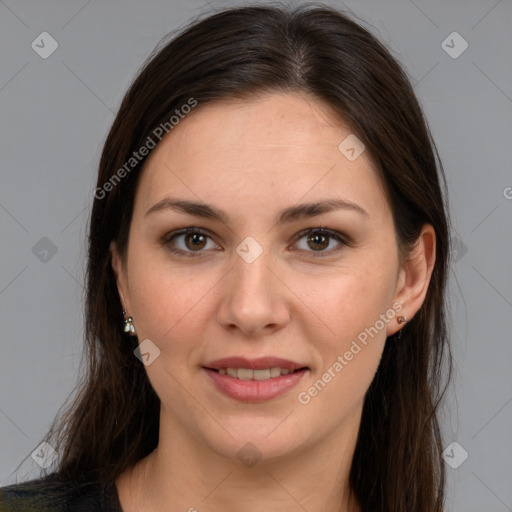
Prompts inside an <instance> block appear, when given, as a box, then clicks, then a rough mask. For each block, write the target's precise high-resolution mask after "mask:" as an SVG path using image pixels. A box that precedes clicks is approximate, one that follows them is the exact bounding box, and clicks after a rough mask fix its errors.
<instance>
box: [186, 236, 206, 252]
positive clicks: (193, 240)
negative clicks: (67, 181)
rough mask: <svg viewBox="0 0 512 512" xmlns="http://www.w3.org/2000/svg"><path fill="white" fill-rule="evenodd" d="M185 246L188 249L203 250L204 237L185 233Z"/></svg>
mask: <svg viewBox="0 0 512 512" xmlns="http://www.w3.org/2000/svg"><path fill="white" fill-rule="evenodd" d="M185 245H186V246H187V248H188V249H192V250H195V249H203V248H204V246H205V245H206V237H205V236H204V235H202V234H200V233H187V234H186V235H185Z"/></svg>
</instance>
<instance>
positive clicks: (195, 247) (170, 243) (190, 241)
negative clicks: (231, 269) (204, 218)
mask: <svg viewBox="0 0 512 512" xmlns="http://www.w3.org/2000/svg"><path fill="white" fill-rule="evenodd" d="M208 242H210V243H211V245H210V247H207V245H208ZM162 244H163V245H164V246H165V247H167V248H168V249H169V250H170V251H171V252H173V253H175V254H179V255H182V256H192V257H193V256H200V255H202V254H203V253H205V252H206V250H203V249H219V247H218V245H217V244H215V243H214V242H213V240H212V239H211V237H210V235H208V234H207V233H204V232H203V231H201V230H199V229H197V228H186V229H182V230H180V231H175V232H173V233H170V234H168V235H166V236H165V237H164V238H163V239H162Z"/></svg>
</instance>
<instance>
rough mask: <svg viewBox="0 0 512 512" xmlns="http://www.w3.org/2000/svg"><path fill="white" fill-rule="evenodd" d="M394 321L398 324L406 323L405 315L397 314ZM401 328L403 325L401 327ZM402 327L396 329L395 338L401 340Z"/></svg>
mask: <svg viewBox="0 0 512 512" xmlns="http://www.w3.org/2000/svg"><path fill="white" fill-rule="evenodd" d="M396 321H397V322H398V323H399V324H406V323H407V317H405V316H399V317H397V319H396ZM402 329H403V327H402ZM402 329H400V330H399V331H398V335H397V336H396V339H397V340H401V339H402Z"/></svg>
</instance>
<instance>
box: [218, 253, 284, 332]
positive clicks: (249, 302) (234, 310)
mask: <svg viewBox="0 0 512 512" xmlns="http://www.w3.org/2000/svg"><path fill="white" fill-rule="evenodd" d="M221 293H222V299H221V302H220V305H219V308H218V314H217V319H218V322H219V323H220V324H221V325H222V326H223V327H224V328H225V329H228V330H231V331H235V330H239V331H240V332H241V333H243V334H244V335H246V336H249V337H261V336H265V335H269V334H271V333H273V332H275V331H277V330H280V329H282V328H283V327H284V326H285V325H286V324H287V323H288V322H289V320H290V311H289V308H290V304H291V302H290V300H291V298H292V295H293V294H292V292H291V291H290V289H289V288H288V287H287V286H286V285H285V284H284V283H283V280H282V279H280V277H278V270H277V268H276V265H275V261H274V262H273V261H272V256H271V255H269V254H267V253H266V252H263V253H262V254H260V255H259V256H258V257H257V258H256V259H255V260H254V261H252V262H248V261H246V260H245V259H244V258H243V257H241V256H238V254H237V255H236V257H235V258H234V264H233V268H232V269H231V271H230V272H229V273H228V274H227V276H226V277H225V278H224V280H223V284H222V290H221Z"/></svg>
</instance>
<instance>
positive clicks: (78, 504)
mask: <svg viewBox="0 0 512 512" xmlns="http://www.w3.org/2000/svg"><path fill="white" fill-rule="evenodd" d="M122 510H123V509H122V508H121V504H120V503H119V497H118V495H117V489H116V487H115V484H114V482H105V483H102V484H99V483H91V482H73V483H64V482H63V481H62V480H60V479H59V477H58V476H56V475H55V474H50V475H47V476H46V477H43V478H37V479H34V480H29V481H27V482H22V483H17V484H12V485H7V486H5V487H0V512H56V511H59V512H122Z"/></svg>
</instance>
